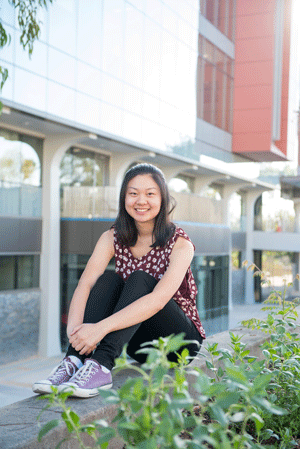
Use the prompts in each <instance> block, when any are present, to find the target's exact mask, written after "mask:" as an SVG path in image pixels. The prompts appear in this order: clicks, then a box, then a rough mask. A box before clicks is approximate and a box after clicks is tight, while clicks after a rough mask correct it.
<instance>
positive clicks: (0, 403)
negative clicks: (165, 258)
mask: <svg viewBox="0 0 300 449" xmlns="http://www.w3.org/2000/svg"><path fill="white" fill-rule="evenodd" d="M261 308H262V305H261V304H254V305H234V306H233V309H232V310H231V311H230V313H229V329H234V328H235V327H237V326H238V325H239V323H240V322H241V321H242V320H246V319H249V318H253V317H255V318H263V317H265V316H266V315H267V312H263V311H261ZM61 359H62V355H61V356H57V357H50V358H46V357H45V358H43V357H38V356H34V357H30V358H27V359H25V360H24V359H23V360H19V361H17V362H13V363H9V364H7V365H2V366H1V367H0V407H4V406H6V405H9V404H12V403H14V402H17V401H21V400H22V399H26V398H29V397H31V396H35V394H34V393H33V392H32V390H31V385H32V384H33V382H35V381H36V380H38V379H43V378H46V377H48V375H49V373H50V372H51V370H52V369H53V368H54V366H55V365H57V364H58V363H59V362H60V360H61Z"/></svg>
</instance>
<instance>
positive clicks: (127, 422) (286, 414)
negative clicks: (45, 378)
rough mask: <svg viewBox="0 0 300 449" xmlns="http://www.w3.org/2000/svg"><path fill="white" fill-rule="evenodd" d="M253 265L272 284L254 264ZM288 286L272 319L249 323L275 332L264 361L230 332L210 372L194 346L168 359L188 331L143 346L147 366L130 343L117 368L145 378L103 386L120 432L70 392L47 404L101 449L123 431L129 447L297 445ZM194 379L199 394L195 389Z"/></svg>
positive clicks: (285, 448) (296, 358)
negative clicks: (88, 416)
mask: <svg viewBox="0 0 300 449" xmlns="http://www.w3.org/2000/svg"><path fill="white" fill-rule="evenodd" d="M246 264H247V263H246ZM248 269H251V270H253V271H254V275H255V276H260V277H261V280H262V281H263V282H269V281H268V280H267V279H266V276H265V275H264V273H262V272H261V271H260V270H259V269H258V268H257V267H256V266H255V265H254V264H252V265H250V266H249V267H248ZM289 286H290V284H287V285H286V288H287V287H289ZM286 288H285V289H284V290H283V292H282V293H281V292H276V291H272V293H271V295H270V297H269V299H268V301H267V303H269V304H271V305H266V306H265V308H266V309H267V310H268V312H269V313H268V317H267V318H266V319H265V320H257V319H250V320H248V321H245V322H243V324H244V325H245V326H248V327H250V328H253V329H261V330H262V331H264V332H265V333H266V334H267V337H266V341H265V342H264V344H263V345H262V356H263V358H262V360H258V359H257V358H256V357H253V356H252V355H251V354H250V351H249V350H248V349H247V346H246V344H245V343H243V341H242V338H243V336H238V335H234V334H233V333H232V332H230V339H231V343H230V348H229V349H222V348H219V347H218V344H217V343H214V344H212V345H208V346H207V351H208V357H207V360H206V366H207V368H208V369H209V370H210V372H211V377H210V376H207V375H206V374H205V373H203V371H201V370H200V369H197V368H192V367H190V366H188V361H189V356H188V351H187V349H186V348H185V349H183V351H182V352H181V355H179V359H178V364H175V363H172V362H170V361H169V360H168V354H169V353H170V352H176V351H179V350H180V348H182V346H185V345H186V344H187V343H188V342H186V341H185V340H184V338H183V334H180V335H177V336H174V335H171V336H169V337H167V338H159V339H158V340H154V341H153V342H151V343H146V344H145V345H144V347H143V348H142V349H141V350H140V351H139V352H141V353H144V354H146V355H147V360H146V363H144V364H143V365H142V366H137V365H134V364H133V365H131V364H129V363H128V360H127V356H126V347H125V348H124V350H123V353H122V356H121V357H120V358H119V359H117V361H116V367H117V368H116V371H120V370H123V369H131V370H132V371H133V372H135V373H136V375H137V377H134V378H130V379H128V380H127V381H126V382H125V383H124V385H123V386H122V387H121V388H120V389H119V390H117V391H114V390H107V391H100V394H101V396H102V397H103V398H105V400H106V402H107V403H110V404H115V405H116V406H117V407H118V410H119V411H118V413H117V415H116V417H115V419H114V421H113V422H114V425H115V427H116V430H115V429H114V428H113V427H111V426H110V425H109V424H108V423H107V422H105V421H95V422H93V423H91V424H88V425H82V424H81V423H80V419H79V417H78V415H76V414H75V413H74V412H73V411H72V410H71V409H70V407H67V406H66V400H67V398H68V396H69V395H70V393H58V392H57V390H55V389H53V393H52V394H51V395H46V396H45V397H47V398H48V403H47V405H46V407H45V408H49V407H50V406H51V405H57V406H59V407H60V408H61V409H62V420H63V421H64V422H65V425H66V426H67V429H68V431H69V433H70V436H71V437H74V438H76V439H77V440H78V441H79V444H80V447H81V448H82V449H83V448H85V447H86V446H84V442H83V440H82V438H81V434H82V433H88V434H89V435H90V437H91V438H92V439H93V442H94V443H93V446H92V447H94V448H101V449H102V448H107V447H108V444H109V441H110V440H111V438H112V437H113V436H117V437H119V439H120V440H121V441H123V443H124V444H125V446H124V447H126V449H133V448H140V449H168V448H169V449H173V448H174V449H177V448H178V449H179V448H180V449H185V448H187V449H201V448H214V449H246V448H253V449H263V448H279V449H292V448H295V445H296V444H297V443H296V438H297V437H298V436H299V429H300V414H299V408H300V393H299V392H300V388H299V387H300V345H299V337H298V332H296V329H297V324H296V318H297V316H298V314H297V310H296V302H287V301H286V297H285V295H286ZM188 376H189V377H188ZM191 377H193V378H194V379H195V385H194V388H195V390H196V391H197V396H196V398H192V397H191V395H190V393H189V389H188V379H190V378H191ZM59 422H61V421H58V420H53V421H50V423H47V424H46V425H45V426H44V427H42V429H41V431H40V434H39V440H41V438H42V437H43V436H44V435H45V434H46V433H47V432H49V430H51V429H53V428H54V427H55V426H57V425H58V424H59ZM60 444H61V443H60Z"/></svg>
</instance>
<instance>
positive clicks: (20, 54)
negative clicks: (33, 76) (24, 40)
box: [4, 32, 48, 77]
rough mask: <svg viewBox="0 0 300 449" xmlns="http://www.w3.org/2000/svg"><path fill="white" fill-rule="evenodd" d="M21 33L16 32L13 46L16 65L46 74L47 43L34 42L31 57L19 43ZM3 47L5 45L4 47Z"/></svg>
mask: <svg viewBox="0 0 300 449" xmlns="http://www.w3.org/2000/svg"><path fill="white" fill-rule="evenodd" d="M20 36H21V33H19V32H17V33H16V36H15V37H16V39H17V45H16V46H15V52H16V55H15V60H16V61H17V65H18V66H19V67H22V68H24V69H26V70H29V71H31V72H34V73H37V74H38V75H41V76H44V77H46V76H47V53H48V49H47V45H46V44H43V43H42V42H40V41H39V40H38V41H36V42H35V43H34V47H33V52H32V55H31V57H29V55H28V51H27V50H26V51H24V50H23V47H22V45H20V43H19V40H20ZM4 48H5V47H4Z"/></svg>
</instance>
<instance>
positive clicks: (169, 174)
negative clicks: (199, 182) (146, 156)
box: [162, 164, 190, 184]
mask: <svg viewBox="0 0 300 449" xmlns="http://www.w3.org/2000/svg"><path fill="white" fill-rule="evenodd" d="M187 168H190V165H187V164H184V165H177V166H176V167H164V168H163V170H162V171H163V173H164V175H165V178H166V182H167V184H168V183H169V182H170V181H171V179H172V178H175V177H176V176H177V175H178V174H179V173H180V172H182V171H183V170H186V169H187Z"/></svg>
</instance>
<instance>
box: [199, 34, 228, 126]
mask: <svg viewBox="0 0 300 449" xmlns="http://www.w3.org/2000/svg"><path fill="white" fill-rule="evenodd" d="M199 52H200V54H199V57H198V67H197V76H198V80H197V114H198V117H199V118H202V119H203V120H205V121H207V122H209V123H211V124H213V125H215V126H217V127H219V128H222V129H224V130H226V131H228V132H230V133H231V132H232V115H233V111H232V98H233V61H232V60H231V59H230V58H229V57H228V56H226V55H225V54H224V53H223V52H222V51H221V50H219V49H218V48H217V47H214V45H213V44H211V43H210V42H209V41H207V40H206V39H205V38H204V37H200V38H199Z"/></svg>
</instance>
